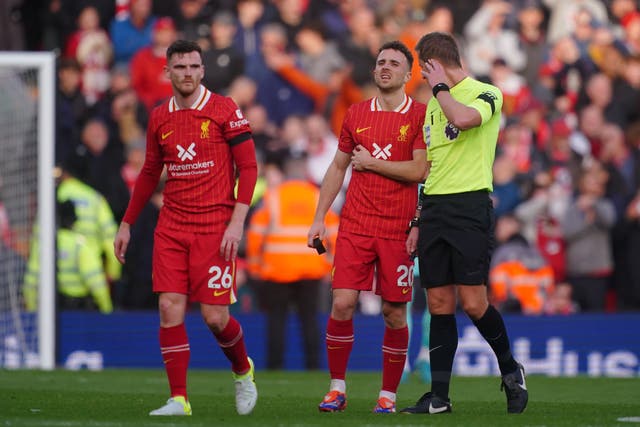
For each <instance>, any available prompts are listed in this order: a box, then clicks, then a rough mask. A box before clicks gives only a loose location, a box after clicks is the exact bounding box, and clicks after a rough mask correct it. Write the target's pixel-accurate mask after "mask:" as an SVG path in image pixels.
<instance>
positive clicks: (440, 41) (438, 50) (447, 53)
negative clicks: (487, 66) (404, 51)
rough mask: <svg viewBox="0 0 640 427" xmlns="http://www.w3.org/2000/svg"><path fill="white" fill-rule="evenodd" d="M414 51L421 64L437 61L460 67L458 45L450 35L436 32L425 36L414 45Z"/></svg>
mask: <svg viewBox="0 0 640 427" xmlns="http://www.w3.org/2000/svg"><path fill="white" fill-rule="evenodd" d="M415 50H416V52H417V53H418V58H420V60H421V61H423V62H427V61H428V60H430V59H437V60H438V61H440V62H442V63H443V64H444V65H448V66H458V67H462V63H461V62H460V51H459V49H458V44H457V43H456V40H455V39H454V38H453V36H451V34H448V33H443V32H437V31H436V32H432V33H428V34H425V35H424V36H422V38H421V39H420V40H419V41H418V44H416V48H415Z"/></svg>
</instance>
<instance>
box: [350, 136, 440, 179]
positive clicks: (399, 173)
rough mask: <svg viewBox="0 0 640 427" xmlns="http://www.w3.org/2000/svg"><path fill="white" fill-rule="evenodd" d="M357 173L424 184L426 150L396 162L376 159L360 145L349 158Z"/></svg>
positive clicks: (426, 169) (426, 165)
mask: <svg viewBox="0 0 640 427" xmlns="http://www.w3.org/2000/svg"><path fill="white" fill-rule="evenodd" d="M351 162H352V163H353V167H354V168H355V170H357V171H370V172H375V173H377V174H380V175H383V176H386V177H387V178H391V179H395V180H398V181H408V182H424V180H425V179H426V178H427V172H428V164H427V150H425V149H419V150H413V159H411V160H403V161H398V162H390V161H387V160H382V159H376V158H375V157H373V156H372V155H371V153H369V151H368V150H367V149H366V148H364V147H363V146H362V145H357V146H356V148H355V149H354V150H353V155H352V156H351Z"/></svg>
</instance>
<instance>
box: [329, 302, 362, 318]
mask: <svg viewBox="0 0 640 427" xmlns="http://www.w3.org/2000/svg"><path fill="white" fill-rule="evenodd" d="M355 309H356V302H354V301H351V300H349V299H342V298H336V299H334V300H333V304H332V306H331V317H333V318H334V319H336V320H349V319H351V318H352V317H353V312H354V311H355Z"/></svg>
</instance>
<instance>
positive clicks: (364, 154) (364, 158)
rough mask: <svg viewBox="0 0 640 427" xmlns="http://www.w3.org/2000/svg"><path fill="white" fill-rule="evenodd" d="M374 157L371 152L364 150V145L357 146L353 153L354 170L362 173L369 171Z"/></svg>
mask: <svg viewBox="0 0 640 427" xmlns="http://www.w3.org/2000/svg"><path fill="white" fill-rule="evenodd" d="M372 159H373V157H372V156H371V153H369V150H367V149H366V148H364V147H363V146H362V145H359V144H358V145H356V148H354V149H353V153H351V164H352V165H353V169H355V170H357V171H359V172H362V171H366V170H368V169H369V165H370V163H371V161H372Z"/></svg>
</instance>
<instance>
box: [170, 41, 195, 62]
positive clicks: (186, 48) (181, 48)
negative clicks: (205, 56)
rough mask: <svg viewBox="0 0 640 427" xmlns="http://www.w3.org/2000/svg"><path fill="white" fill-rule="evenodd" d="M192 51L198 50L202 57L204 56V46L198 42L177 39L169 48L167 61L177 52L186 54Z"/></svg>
mask: <svg viewBox="0 0 640 427" xmlns="http://www.w3.org/2000/svg"><path fill="white" fill-rule="evenodd" d="M191 52H198V54H199V55H200V58H202V48H201V47H200V45H199V44H198V43H196V42H192V41H190V40H176V41H174V42H173V43H171V45H170V46H169V48H168V49H167V62H169V60H170V59H171V57H172V56H173V55H175V54H185V53H191Z"/></svg>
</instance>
